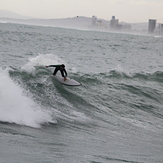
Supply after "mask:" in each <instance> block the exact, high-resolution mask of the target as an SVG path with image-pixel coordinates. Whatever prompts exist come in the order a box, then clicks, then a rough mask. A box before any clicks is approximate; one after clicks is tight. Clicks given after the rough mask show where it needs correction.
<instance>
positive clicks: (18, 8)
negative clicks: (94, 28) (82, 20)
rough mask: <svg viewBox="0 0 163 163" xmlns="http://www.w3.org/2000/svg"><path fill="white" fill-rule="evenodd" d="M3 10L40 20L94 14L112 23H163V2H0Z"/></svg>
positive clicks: (160, 0)
mask: <svg viewBox="0 0 163 163" xmlns="http://www.w3.org/2000/svg"><path fill="white" fill-rule="evenodd" d="M0 10H10V11H13V12H16V13H18V14H21V15H25V16H32V17H37V18H67V17H75V16H86V17H92V16H93V15H95V16H97V17H98V18H103V19H106V20H110V19H111V16H112V15H115V16H116V18H117V19H119V20H120V21H125V22H129V23H134V22H146V21H148V19H157V22H160V23H163V0H0Z"/></svg>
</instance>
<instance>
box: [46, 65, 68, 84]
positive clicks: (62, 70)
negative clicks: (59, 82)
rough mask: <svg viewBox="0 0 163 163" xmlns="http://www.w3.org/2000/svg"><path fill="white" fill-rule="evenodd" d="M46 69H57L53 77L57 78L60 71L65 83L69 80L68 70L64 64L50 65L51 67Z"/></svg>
mask: <svg viewBox="0 0 163 163" xmlns="http://www.w3.org/2000/svg"><path fill="white" fill-rule="evenodd" d="M45 67H47V68H48V67H55V70H54V72H53V75H54V76H55V75H56V73H57V72H58V70H59V71H60V72H61V75H62V77H63V78H64V81H65V80H67V78H66V77H67V72H66V69H65V65H64V64H62V65H49V66H45Z"/></svg>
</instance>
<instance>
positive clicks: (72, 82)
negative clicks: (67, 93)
mask: <svg viewBox="0 0 163 163" xmlns="http://www.w3.org/2000/svg"><path fill="white" fill-rule="evenodd" d="M52 78H53V79H55V80H57V81H58V82H60V83H61V84H63V85H67V86H80V85H81V83H79V82H78V81H76V80H74V79H70V78H69V77H66V78H67V80H65V81H64V78H63V77H62V76H58V75H55V76H54V75H52Z"/></svg>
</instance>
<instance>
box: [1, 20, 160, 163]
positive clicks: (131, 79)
mask: <svg viewBox="0 0 163 163" xmlns="http://www.w3.org/2000/svg"><path fill="white" fill-rule="evenodd" d="M52 64H65V65H66V70H67V72H68V76H69V77H70V78H73V79H75V80H77V81H79V82H81V83H82V86H79V87H68V86H63V85H61V84H60V83H58V82H57V81H55V80H54V79H52V78H51V74H52V72H53V70H54V69H53V68H46V67H45V66H46V65H52ZM58 73H59V72H58ZM0 163H163V37H156V36H148V35H134V34H125V33H110V32H107V31H106V32H102V31H89V30H75V29H64V28H56V27H41V26H28V25H18V24H11V23H0Z"/></svg>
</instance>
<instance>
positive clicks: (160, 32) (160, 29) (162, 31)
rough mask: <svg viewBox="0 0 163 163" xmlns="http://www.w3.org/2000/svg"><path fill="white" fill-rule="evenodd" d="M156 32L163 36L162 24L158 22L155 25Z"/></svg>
mask: <svg viewBox="0 0 163 163" xmlns="http://www.w3.org/2000/svg"><path fill="white" fill-rule="evenodd" d="M157 34H158V35H160V36H163V24H159V25H158V27H157Z"/></svg>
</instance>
